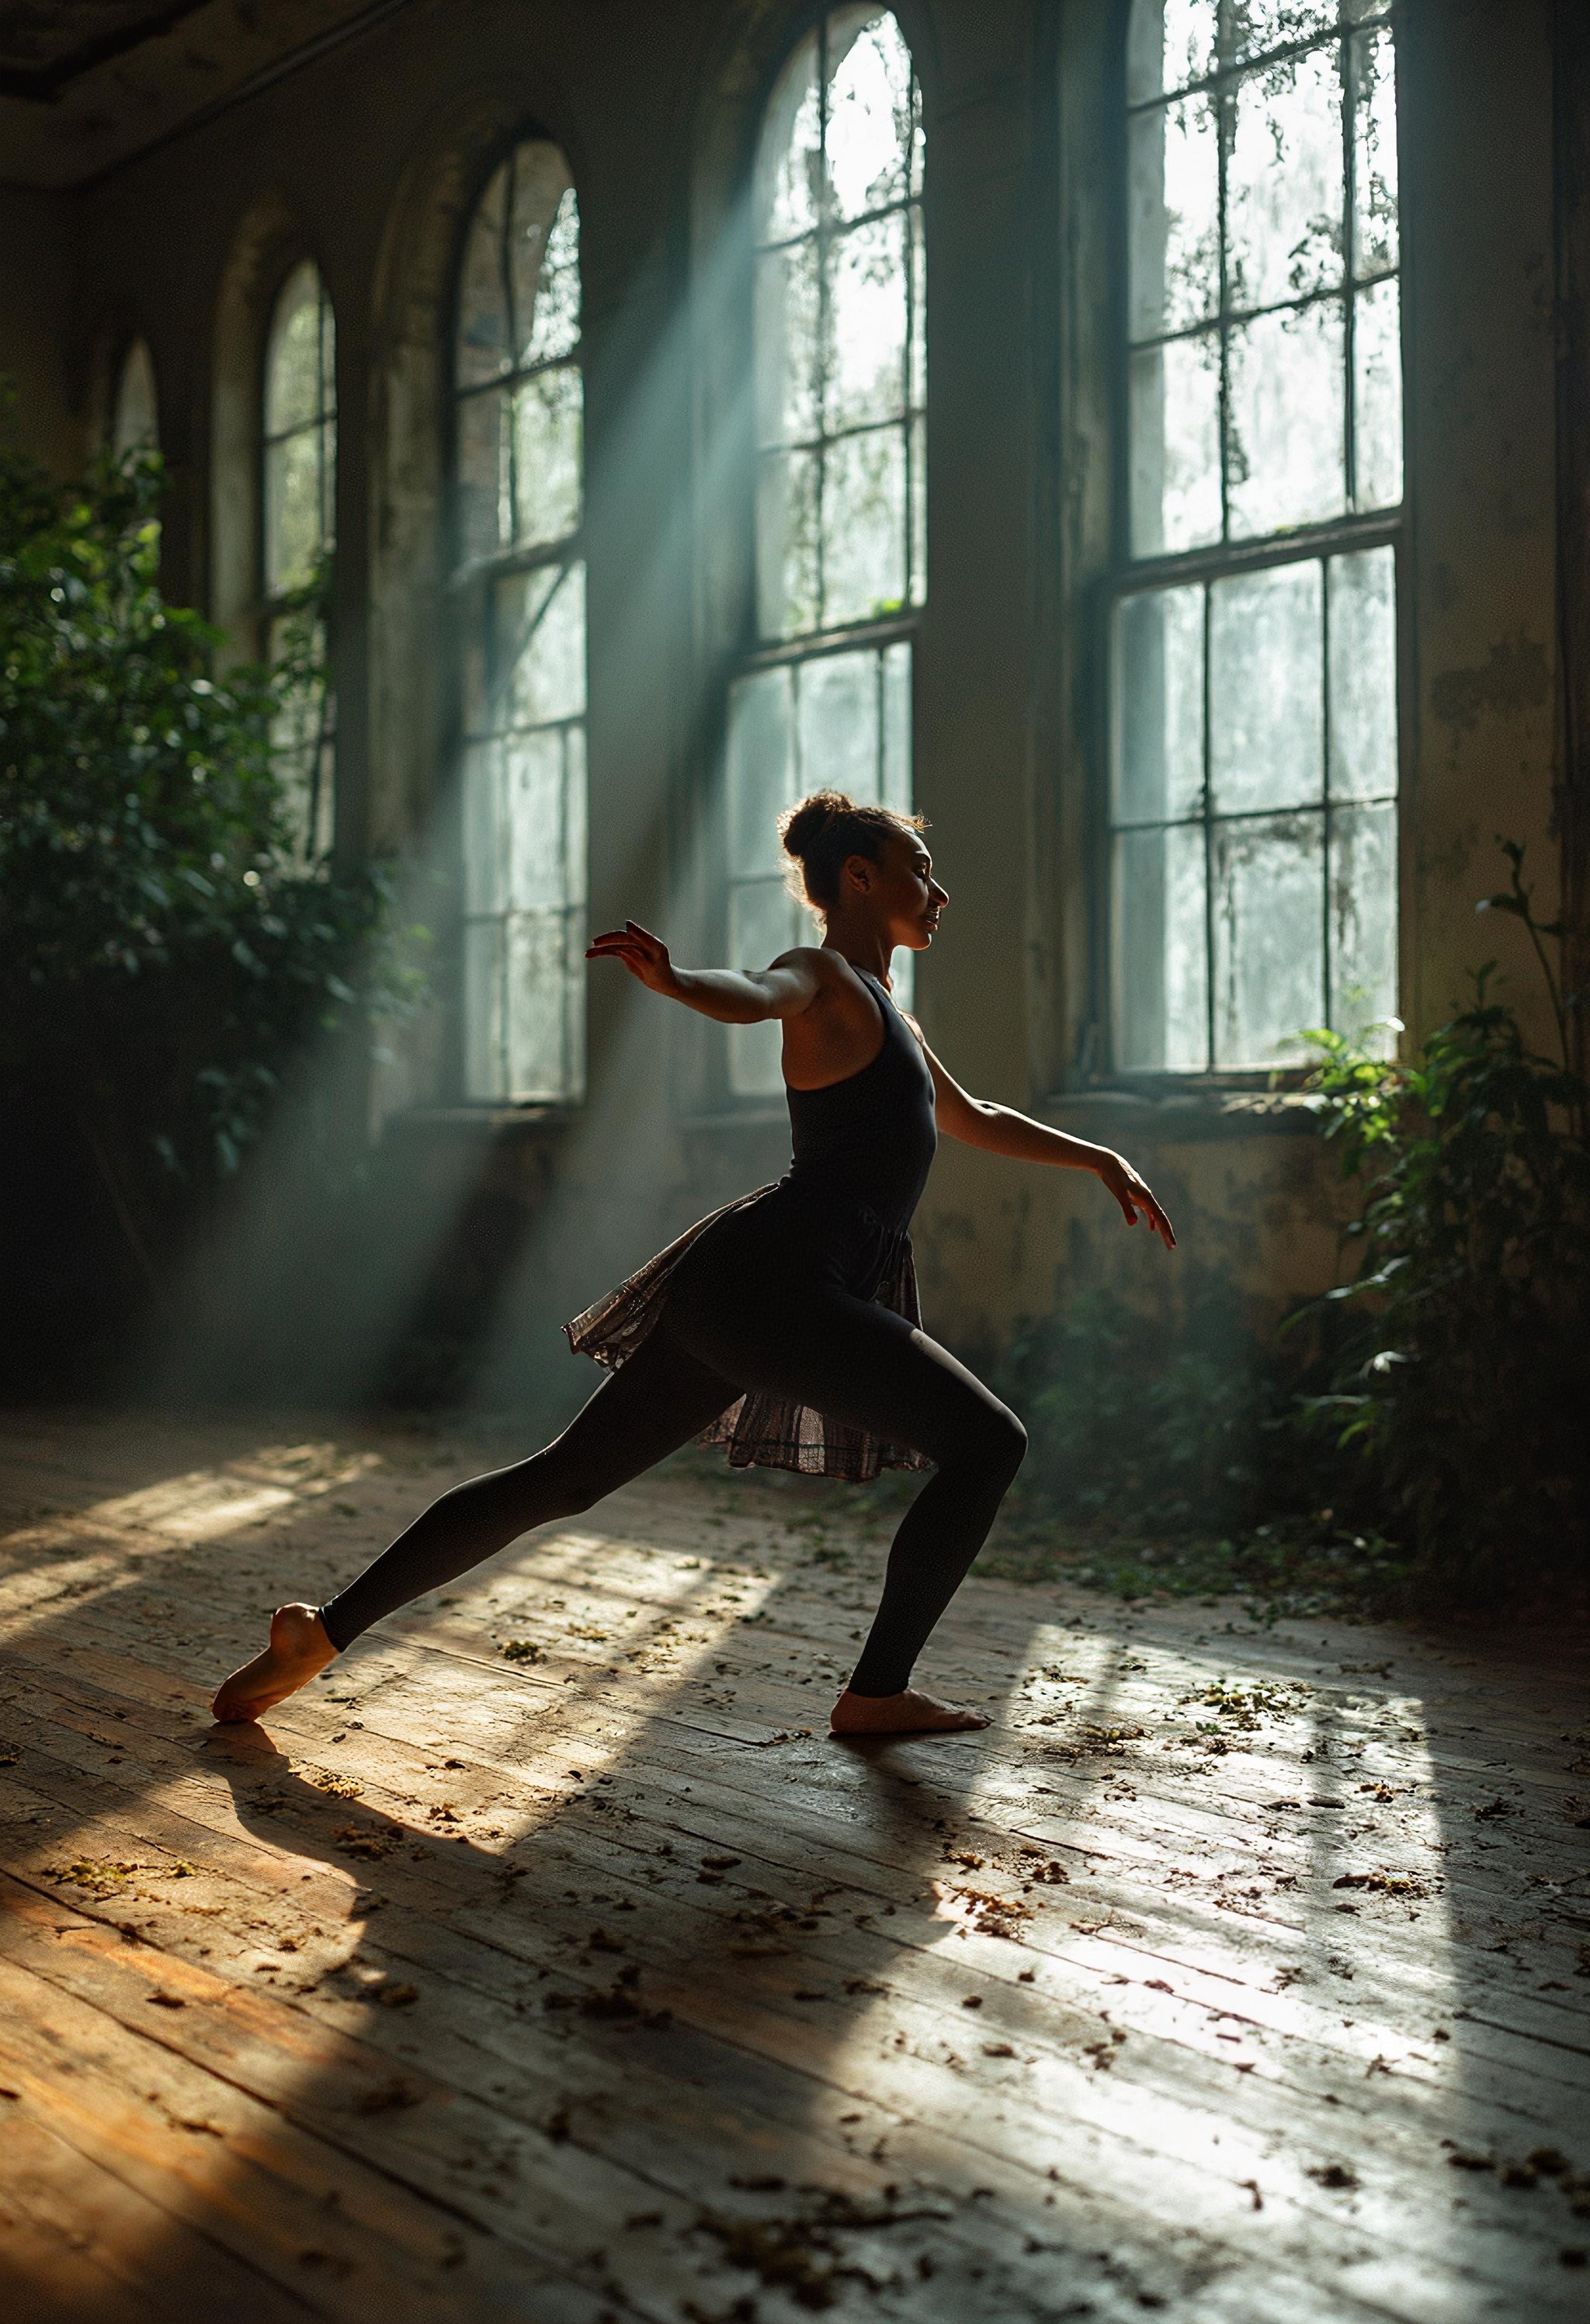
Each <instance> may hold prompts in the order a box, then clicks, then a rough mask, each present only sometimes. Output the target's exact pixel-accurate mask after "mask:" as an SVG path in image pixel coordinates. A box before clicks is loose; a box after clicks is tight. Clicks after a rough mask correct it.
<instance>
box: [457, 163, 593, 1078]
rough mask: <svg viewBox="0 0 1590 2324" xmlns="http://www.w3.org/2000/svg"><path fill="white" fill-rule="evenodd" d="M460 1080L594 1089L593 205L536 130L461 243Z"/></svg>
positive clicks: (504, 169) (491, 189) (498, 176)
mask: <svg viewBox="0 0 1590 2324" xmlns="http://www.w3.org/2000/svg"><path fill="white" fill-rule="evenodd" d="M455 393H456V401H455V424H456V431H457V432H456V475H457V502H456V509H457V530H456V554H457V559H458V580H459V584H460V595H461V601H462V607H463V613H464V656H463V673H462V676H463V685H462V715H463V728H464V765H463V779H462V810H463V812H462V830H463V889H464V893H463V903H464V941H463V961H462V1001H463V1026H464V1042H463V1049H464V1057H463V1080H464V1094H465V1095H466V1096H467V1097H469V1098H472V1099H476V1100H484V1101H492V1100H496V1101H503V1100H509V1101H513V1100H527V1099H543V1100H547V1099H562V1100H565V1101H568V1100H573V1099H574V1098H577V1097H578V1096H579V1095H580V1094H581V1092H582V1090H583V1087H584V989H585V985H584V960H583V957H582V955H583V952H584V904H585V723H584V722H585V566H584V554H583V550H582V544H581V530H580V529H581V523H582V520H583V515H584V508H583V502H584V487H583V475H582V471H583V433H584V383H583V380H582V376H581V371H580V212H579V205H578V202H577V201H576V199H575V196H574V186H573V184H572V182H571V180H570V177H569V170H568V164H567V162H566V161H565V160H564V157H563V155H562V153H561V152H559V151H558V149H557V147H556V145H551V144H548V143H546V142H545V141H544V140H542V139H530V140H527V141H526V142H525V143H522V144H520V145H519V146H517V147H516V148H515V150H514V151H513V152H511V153H510V155H509V157H508V159H507V160H506V161H504V162H502V164H501V167H500V168H499V169H498V170H497V171H496V173H495V175H494V176H493V177H492V180H491V183H490V184H489V185H488V186H487V188H486V189H485V192H484V193H483V195H482V197H481V199H480V202H479V204H478V206H477V208H476V209H475V212H474V215H473V218H472V220H471V222H470V226H469V229H468V233H467V236H466V238H465V242H464V257H463V266H462V270H461V273H460V281H459V294H458V325H457V337H456V345H455Z"/></svg>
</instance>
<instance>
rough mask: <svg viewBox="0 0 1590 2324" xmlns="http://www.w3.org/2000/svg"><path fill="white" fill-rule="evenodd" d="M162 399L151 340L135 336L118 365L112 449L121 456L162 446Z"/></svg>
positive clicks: (155, 449)
mask: <svg viewBox="0 0 1590 2324" xmlns="http://www.w3.org/2000/svg"><path fill="white" fill-rule="evenodd" d="M160 440H161V436H160V398H159V395H158V393H157V391H156V385H155V376H154V359H153V357H152V355H151V354H150V352H149V341H148V340H147V339H145V338H142V337H139V338H135V339H134V340H133V343H132V345H131V346H129V347H128V348H127V349H126V351H125V352H124V355H123V356H122V360H121V362H120V364H118V365H117V368H116V376H115V392H114V393H113V395H112V398H111V410H110V448H111V450H112V452H113V453H115V454H116V455H117V456H118V457H120V456H121V455H123V454H124V453H127V452H155V451H158V450H159V449H160Z"/></svg>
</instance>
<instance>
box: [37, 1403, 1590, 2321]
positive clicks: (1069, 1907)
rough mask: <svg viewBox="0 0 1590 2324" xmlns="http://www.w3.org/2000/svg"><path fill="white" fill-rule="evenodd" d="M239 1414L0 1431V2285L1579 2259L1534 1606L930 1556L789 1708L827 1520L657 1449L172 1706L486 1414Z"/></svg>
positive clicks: (1254, 2270) (310, 2307)
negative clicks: (950, 1703)
mask: <svg viewBox="0 0 1590 2324" xmlns="http://www.w3.org/2000/svg"><path fill="white" fill-rule="evenodd" d="M271 1434H272V1436H273V1437H277V1438H280V1441H275V1442H271V1443H264V1442H262V1439H261V1432H259V1431H257V1430H256V1431H255V1432H254V1433H253V1434H251V1433H250V1432H249V1431H248V1430H247V1428H246V1427H245V1425H244V1424H243V1423H241V1422H238V1423H230V1422H229V1423H225V1424H221V1423H211V1424H207V1425H199V1424H193V1425H182V1424H179V1423H176V1422H162V1423H160V1424H158V1425H156V1424H152V1423H150V1422H147V1421H138V1422H134V1421H131V1420H123V1421H116V1422H112V1421H108V1420H99V1421H86V1420H71V1419H62V1420H59V1421H57V1420H46V1421H40V1420H14V1421H13V1422H11V1423H10V1424H9V1425H6V1426H5V1429H4V1430H3V1431H0V1510H3V1513H4V1519H5V1538H4V1541H3V1543H0V1637H3V1638H4V1643H5V1655H4V1664H3V1669H0V1837H3V1840H4V1849H3V1854H0V1896H3V1898H4V1904H5V1911H4V1914H3V1915H0V2157H3V2158H4V2159H3V2161H0V2293H3V2295H4V2303H3V2304H4V2313H5V2317H6V2318H7V2319H8V2324H12V2319H24V2318H25V2319H63V2324H64V2319H70V2320H71V2324H90V2319H91V2324H102V2319H104V2324H121V2319H128V2324H133V2319H141V2324H147V2319H153V2318H160V2319H167V2318H170V2319H177V2318H182V2319H186V2318H188V2317H190V2316H192V2315H194V2314H197V2313H200V2312H202V2313H205V2314H225V2315H227V2316H230V2317H232V2318H234V2319H239V2324H256V2319H261V2320H262V2324H263V2319H277V2318H279V2317H280V2318H281V2319H287V2318H289V2317H291V2318H295V2319H301V2318H302V2317H303V2316H304V2315H306V2314H309V2315H314V2316H323V2317H326V2318H332V2319H381V2324H387V2319H391V2324H400V2319H409V2318H416V2319H419V2318H424V2319H452V2318H471V2319H473V2318H479V2319H487V2318H490V2319H501V2318H505V2317H522V2318H528V2319H537V2324H539V2319H548V2324H563V2319H570V2324H602V2319H630V2318H646V2319H656V2324H665V2319H666V2324H788V2319H795V2318H798V2317H803V2316H809V2315H811V2314H813V2312H818V2311H822V2312H823V2313H826V2314H828V2315H831V2316H832V2317H834V2318H836V2319H851V2318H876V2319H896V2318H911V2319H945V2324H950V2319H955V2324H961V2319H988V2324H1006V2319H1025V2318H1028V2317H1033V2318H1062V2317H1065V2318H1070V2317H1076V2318H1082V2317H1091V2318H1098V2319H1105V2320H1106V2324H1109V2319H1122V2318H1126V2317H1139V2316H1141V2315H1142V2314H1143V2313H1144V2311H1145V2310H1156V2309H1157V2310H1163V2311H1165V2312H1166V2313H1168V2314H1170V2315H1172V2316H1174V2317H1176V2318H1180V2319H1190V2324H1191V2319H1197V2324H1272V2320H1273V2324H1282V2319H1284V2324H1325V2319H1332V2324H1335V2319H1372V2318H1391V2319H1408V2324H1468V2319H1492V2318H1495V2319H1520V2324H1522V2319H1530V2324H1533V2319H1550V2318H1556V2317H1558V2316H1561V2317H1565V2318H1566V2317H1569V2316H1582V2315H1583V2314H1584V2313H1585V2303H1586V2299H1587V2296H1590V2266H1587V2265H1586V2254H1587V2252H1590V2099H1587V2092H1590V1883H1587V1880H1586V1861H1587V1859H1586V1850H1585V1832H1586V1831H1587V1830H1590V1729H1586V1726H1585V1692H1584V1675H1585V1671H1584V1664H1583V1661H1582V1660H1580V1661H1578V1662H1575V1661H1573V1660H1571V1659H1570V1658H1569V1655H1568V1654H1567V1650H1566V1649H1564V1648H1562V1647H1561V1646H1559V1645H1558V1643H1557V1642H1550V1643H1549V1647H1546V1646H1542V1644H1541V1642H1540V1641H1539V1640H1530V1641H1527V1642H1526V1641H1514V1642H1512V1643H1511V1644H1509V1643H1508V1642H1506V1641H1498V1640H1497V1639H1495V1638H1494V1637H1488V1636H1486V1635H1484V1634H1483V1633H1482V1634H1476V1635H1475V1636H1473V1637H1469V1638H1467V1639H1466V1640H1463V1641H1454V1640H1452V1639H1450V1638H1448V1639H1447V1640H1445V1641H1438V1640H1434V1639H1431V1638H1429V1637H1420V1636H1418V1635H1416V1634H1415V1633H1413V1632H1411V1631H1406V1630H1393V1629H1389V1628H1382V1629H1371V1628H1364V1627H1355V1626H1349V1625H1346V1624H1342V1623H1337V1622H1326V1621H1322V1620H1318V1619H1316V1620H1303V1619H1301V1618H1297V1619H1291V1620H1287V1621H1283V1622H1282V1623H1280V1624H1278V1625H1276V1626H1274V1627H1273V1628H1271V1629H1268V1630H1265V1629H1264V1628H1260V1627H1258V1626H1256V1625H1255V1623H1254V1622H1253V1621H1252V1620H1250V1619H1249V1618H1248V1617H1247V1616H1246V1615H1245V1613H1244V1612H1243V1610H1242V1609H1240V1608H1238V1607H1236V1606H1235V1605H1232V1604H1224V1603H1223V1604H1221V1605H1218V1606H1210V1605H1189V1604H1185V1603H1183V1604H1180V1605H1172V1604H1164V1605H1156V1606H1153V1607H1147V1606H1139V1607H1137V1608H1135V1609H1125V1608H1123V1607H1121V1606H1120V1605H1119V1604H1118V1603H1116V1602H1113V1601H1109V1600H1103V1599H1100V1598H1098V1597H1095V1596H1092V1595H1090V1594H1089V1593H1087V1592H1084V1591H1079V1590H1077V1589H1075V1588H1071V1587H1067V1588H1063V1589H1059V1590H1054V1591H1049V1590H1036V1589H1032V1588H1025V1587H1021V1586H1018V1585H1016V1584H1014V1583H1010V1582H992V1581H987V1582H985V1581H979V1580H977V1579H975V1578H974V1580H973V1581H972V1582H970V1583H969V1585H968V1586H967V1588H966V1589H965V1590H964V1591H963V1592H962V1594H961V1596H960V1600H958V1601H957V1604H956V1606H955V1608H954V1609H952V1612H951V1616H950V1618H948V1620H947V1621H946V1622H945V1624H944V1626H943V1628H942V1631H941V1633H940V1636H939V1637H938V1638H937V1639H935V1641H934V1642H933V1646H932V1647H931V1648H930V1651H929V1655H928V1658H927V1661H926V1664H925V1665H924V1676H925V1677H926V1678H927V1679H928V1680H929V1682H930V1683H935V1684H936V1685H937V1686H938V1687H939V1688H940V1689H941V1691H943V1692H951V1693H956V1694H959V1695H961V1696H964V1697H966V1698H968V1699H972V1700H976V1701H979V1702H981V1703H983V1704H985V1705H986V1706H987V1707H988V1709H989V1710H990V1711H993V1712H994V1714H995V1724H994V1725H993V1727H992V1728H990V1729H989V1730H988V1732H987V1733H986V1734H982V1735H978V1736H973V1737H970V1738H953V1739H949V1738H940V1739H933V1740H917V1741H908V1742H907V1741H902V1742H896V1743H890V1744H880V1745H867V1746H853V1745H843V1746H841V1745H836V1744H834V1743H832V1742H831V1741H830V1740H829V1739H828V1738H827V1737H826V1734H825V1723H826V1712H827V1709H828V1705H829V1702H830V1701H831V1700H832V1693H833V1692H834V1691H835V1689H836V1687H837V1684H838V1683H839V1682H840V1680H841V1678H842V1674H843V1673H844V1671H845V1669H846V1668H847V1666H848V1662H849V1659H850V1656H851V1655H853V1653H854V1649H855V1641H856V1639H857V1637H859V1634H860V1632H861V1630H862V1629H863V1628H864V1627H865V1624H866V1621H867V1618H868V1616H869V1612H870V1609H871V1605H872V1602H873V1599H874V1596H875V1593H876V1588H877V1581H878V1572H879V1569H880V1566H881V1561H882V1554H883V1546H882V1545H883V1538H884V1536H883V1534H882V1532H881V1530H880V1529H879V1528H878V1526H876V1525H873V1524H870V1523H869V1522H867V1521H865V1520H861V1521H857V1522H855V1523H852V1521H851V1520H850V1519H849V1518H848V1517H847V1518H846V1519H845V1520H844V1521H843V1522H842V1523H836V1522H835V1517H834V1509H835V1506H836V1505H835V1503H834V1501H833V1499H832V1497H831V1496H829V1495H827V1494H826V1492H825V1489H823V1487H821V1486H817V1485H813V1484H810V1483H807V1482H804V1481H801V1482H792V1483H790V1484H789V1485H787V1486H786V1487H784V1488H780V1487H778V1486H777V1485H769V1484H767V1483H766V1482H754V1481H752V1482H748V1481H747V1480H734V1479H731V1478H729V1477H728V1476H727V1475H726V1474H722V1473H721V1472H720V1473H714V1474H712V1475H711V1476H707V1475H704V1474H703V1472H702V1471H700V1469H699V1468H688V1467H687V1468H685V1469H682V1470H674V1471H665V1472H662V1473H660V1474H659V1475H657V1476H656V1477H654V1478H652V1479H650V1480H646V1481H645V1482H643V1483H641V1484H639V1485H638V1486H635V1487H631V1488H630V1489H628V1490H627V1491H625V1492H623V1493H621V1494H619V1495H616V1496H615V1497H614V1498H613V1499H611V1501H609V1502H607V1503H605V1504H603V1506H602V1508H600V1509H598V1510H595V1511H593V1512H592V1513H591V1514H590V1515H589V1516H587V1517H584V1518H582V1519H581V1520H580V1521H579V1523H578V1524H577V1525H574V1526H567V1527H564V1528H562V1529H560V1530H558V1531H557V1532H556V1533H553V1534H549V1535H539V1536H536V1537H533V1538H532V1539H530V1540H528V1541H527V1542H525V1543H522V1544H520V1545H519V1546H518V1547H517V1548H516V1549H515V1550H513V1551H510V1552H509V1553H508V1554H505V1555H504V1556H503V1557H502V1558H501V1559H499V1560H497V1561H495V1562H494V1563H492V1564H490V1565H488V1566H487V1567H485V1568H483V1570H482V1571H481V1572H478V1573H477V1574H476V1575H474V1576H473V1577H471V1578H468V1579H466V1580H465V1581H464V1582H459V1583H457V1584H455V1585H454V1586H453V1587H452V1588H451V1589H449V1590H447V1591H443V1592H441V1593H439V1594H438V1596H437V1597H436V1598H434V1599H432V1600H425V1601H422V1602H421V1603H420V1604H418V1605H417V1606H415V1607H413V1608H411V1609H409V1610H408V1611H407V1612H406V1613H405V1614H403V1615H401V1616H400V1617H398V1618H395V1619H393V1620H392V1621H391V1622H389V1623H387V1624H385V1625H383V1626H381V1628H380V1629H379V1630H377V1631H376V1632H373V1633H372V1634H371V1635H370V1636H369V1637H366V1638H365V1639H363V1640H362V1641H360V1642H359V1643H358V1644H357V1645H356V1646H354V1649H353V1650H352V1651H351V1652H350V1653H349V1654H348V1655H346V1656H345V1657H344V1658H343V1659H341V1660H340V1661H339V1662H338V1663H336V1664H335V1665H333V1667H332V1668H331V1670H330V1671H328V1672H327V1673H326V1674H325V1675H324V1677H323V1678H322V1679H321V1680H320V1681H318V1682H317V1683H316V1684H315V1685H314V1686H312V1687H311V1688H309V1689H308V1690H307V1691H306V1692H305V1693H304V1694H302V1695H300V1696H299V1697H298V1698H297V1699H295V1700H294V1701H292V1702H290V1703H288V1704H284V1705H283V1706H282V1707H281V1708H280V1711H277V1712H276V1713H275V1714H273V1715H272V1716H271V1718H270V1719H269V1720H267V1721H266V1722H265V1725H264V1726H263V1727H262V1728H250V1729H216V1728H215V1727H213V1726H212V1725H211V1724H210V1723H209V1720H208V1718H207V1708H206V1706H207V1701H208V1697H209V1694H210V1692H212V1690H213V1688H214V1686H215V1683H216V1681H217V1679H218V1678H219V1677H220V1676H221V1675H222V1674H224V1673H225V1671H226V1670H227V1669H228V1668H230V1667H231V1666H232V1665H233V1664H234V1663H235V1662H237V1661H238V1660H239V1659H241V1657H242V1656H243V1655H244V1654H245V1653H247V1652H249V1651H251V1650H252V1648H253V1646H254V1645H255V1644H256V1643H257V1642H258V1638H259V1636H260V1634H261V1629H262V1618H263V1616H264V1614H265V1613H266V1611H267V1610H268V1609H269V1608H270V1607H271V1605H272V1604H274V1603H275V1602H276V1601H277V1600H278V1599H279V1598H281V1597H284V1596H299V1597H307V1598H308V1599H310V1600H316V1599H318V1598H320V1597H323V1596H325V1595H327V1594H328V1593H329V1591H331V1589H332V1588H333V1587H335V1584H336V1583H337V1582H339V1581H340V1580H342V1579H344V1578H345V1577H346V1576H347V1575H348V1574H349V1573H351V1572H355V1571H357V1569H358V1568H359V1566H360V1565H362V1564H363V1563H364V1562H365V1561H366V1559H367V1558H368V1557H369V1556H370V1555H371V1554H373V1553H374V1552H375V1551H376V1550H377V1549H378V1548H379V1547H381V1545H383V1544H384V1542H385V1541H386V1540H387V1539H388V1538H390V1537H391V1534H392V1533H393V1532H395V1531H396V1530H397V1529H398V1528H399V1527H400V1525H401V1524H402V1523H403V1522H404V1521H405V1520H406V1519H407V1517H409V1516H410V1515H412V1514H413V1513H414V1511H415V1510H416V1509H417V1508H419V1507H420V1506H421V1505H422V1504H423V1503H424V1502H425V1501H426V1500H427V1499H429V1498H430V1497H431V1496H432V1495H433V1494H434V1493H435V1492H437V1491H438V1490H440V1489H443V1488H444V1487H445V1486H446V1485H447V1484H448V1483H450V1482H452V1481H454V1480H455V1478H457V1477H458V1476H461V1475H464V1474H467V1473H469V1472H470V1471H471V1469H472V1468H475V1467H479V1466H481V1465H483V1464H484V1462H485V1460H486V1458H487V1457H488V1455H487V1454H486V1452H483V1448H482V1447H480V1446H478V1445H476V1446H473V1447H472V1446H470V1445H467V1444H464V1443H455V1442H450V1441H446V1440H439V1439H427V1438H423V1437H419V1436H417V1435H413V1434H401V1433H399V1432H396V1431H392V1432H389V1433H386V1434H381V1433H379V1432H372V1431H361V1432H355V1433H345V1434H335V1433H334V1431H333V1430H332V1429H331V1428H330V1427H329V1426H328V1425H327V1424H326V1423H325V1422H323V1421H322V1422H319V1423H317V1424H312V1425H303V1424H300V1425H299V1426H298V1427H297V1428H296V1429H294V1430H291V1431H285V1430H282V1429H280V1428H278V1429H277V1430H274V1431H272V1432H271ZM490 1457H493V1458H501V1457H503V1454H502V1452H501V1448H492V1450H491V1454H490Z"/></svg>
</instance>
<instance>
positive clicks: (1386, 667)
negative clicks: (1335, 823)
mask: <svg viewBox="0 0 1590 2324" xmlns="http://www.w3.org/2000/svg"><path fill="white" fill-rule="evenodd" d="M1328 588H1329V593H1330V595H1329V603H1330V796H1331V798H1333V799H1344V798H1390V797H1391V796H1392V794H1393V793H1394V792H1395V790H1396V788H1397V566H1396V558H1395V556H1394V554H1393V552H1392V550H1391V549H1365V550H1363V551H1362V552H1361V553H1360V554H1358V555H1357V556H1355V557H1333V558H1331V560H1330V564H1329V566H1328Z"/></svg>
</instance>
